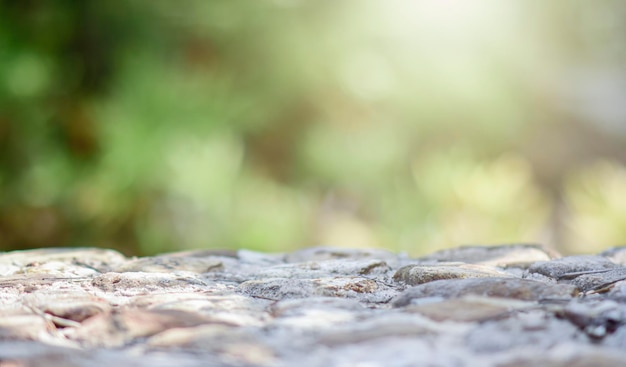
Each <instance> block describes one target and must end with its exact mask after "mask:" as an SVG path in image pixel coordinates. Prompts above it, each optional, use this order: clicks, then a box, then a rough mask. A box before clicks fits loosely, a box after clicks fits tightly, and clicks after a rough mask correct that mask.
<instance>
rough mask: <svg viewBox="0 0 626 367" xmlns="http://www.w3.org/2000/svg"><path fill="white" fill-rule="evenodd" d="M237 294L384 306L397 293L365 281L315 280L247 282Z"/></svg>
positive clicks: (353, 278)
mask: <svg viewBox="0 0 626 367" xmlns="http://www.w3.org/2000/svg"><path fill="white" fill-rule="evenodd" d="M237 289H238V291H239V292H241V293H243V294H245V295H248V296H251V297H258V298H262V299H269V300H276V301H277V300H281V299H290V298H308V297H320V296H322V297H344V298H356V299H358V300H361V301H363V302H370V303H384V302H388V301H389V300H390V299H391V298H393V297H394V296H395V295H396V294H397V291H394V290H393V289H392V288H391V287H389V286H387V285H385V284H383V283H381V282H377V281H376V280H372V279H369V278H364V277H341V278H339V277H337V278H318V279H286V278H271V279H262V280H250V281H247V282H244V283H242V284H240V285H239V287H238V288H237Z"/></svg>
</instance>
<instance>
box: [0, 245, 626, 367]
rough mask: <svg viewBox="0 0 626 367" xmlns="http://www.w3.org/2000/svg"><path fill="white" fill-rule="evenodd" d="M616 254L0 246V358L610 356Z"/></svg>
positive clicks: (246, 360)
mask: <svg viewBox="0 0 626 367" xmlns="http://www.w3.org/2000/svg"><path fill="white" fill-rule="evenodd" d="M624 253H626V251H624V248H616V249H611V250H608V251H605V252H603V253H601V254H599V255H597V256H571V257H565V258H559V257H558V255H556V254H554V253H551V252H549V251H546V250H544V249H542V248H541V247H540V246H535V245H511V246H495V247H482V246H472V247H461V248H457V249H451V250H445V251H440V252H437V253H434V254H432V255H429V256H425V257H421V258H416V259H411V258H408V257H406V256H404V255H396V254H393V253H391V252H388V251H384V250H379V249H359V250H355V249H338V248H323V247H320V248H310V249H304V250H299V251H295V252H292V253H286V254H263V253H258V252H253V251H247V250H240V251H230V250H227V251H219V250H198V251H186V252H180V253H171V254H163V255H159V256H154V257H144V258H126V257H124V256H122V255H121V254H119V253H117V252H115V251H111V250H102V249H89V248H84V249H41V250H31V251H22V252H10V253H3V254H0V341H1V342H0V365H2V366H5V365H6V366H52V367H54V366H112V365H119V366H172V365H175V366H279V367H280V366H294V365H298V366H304V367H309V366H311V367H318V366H319V367H328V366H508V367H514V366H590V365H594V366H618V365H626V354H624V352H623V351H624V350H625V349H626V266H625V265H624V263H625V261H624V256H625V255H624Z"/></svg>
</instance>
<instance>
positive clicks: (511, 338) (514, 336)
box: [466, 311, 586, 353]
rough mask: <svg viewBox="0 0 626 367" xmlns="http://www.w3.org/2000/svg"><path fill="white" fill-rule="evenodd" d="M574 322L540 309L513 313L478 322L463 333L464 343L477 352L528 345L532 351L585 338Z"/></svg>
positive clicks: (537, 351)
mask: <svg viewBox="0 0 626 367" xmlns="http://www.w3.org/2000/svg"><path fill="white" fill-rule="evenodd" d="M581 334H582V333H580V331H579V330H578V328H576V326H574V325H572V324H570V323H568V322H567V321H564V320H559V319H555V318H551V317H549V316H548V315H546V314H545V313H543V312H541V311H534V312H528V313H519V314H515V315H513V316H512V317H510V318H506V319H503V320H497V321H488V322H486V323H482V324H478V325H477V326H476V327H475V328H474V329H473V330H472V331H471V332H469V333H468V334H467V338H466V342H467V344H468V346H469V347H470V348H471V349H473V350H474V351H476V352H477V353H496V352H503V351H508V350H511V349H514V348H523V347H532V348H533V349H534V350H535V353H541V352H542V351H546V350H548V349H550V348H552V347H554V346H555V345H558V344H559V343H563V342H573V341H579V342H581V343H584V342H585V340H586V339H585V338H584V335H581Z"/></svg>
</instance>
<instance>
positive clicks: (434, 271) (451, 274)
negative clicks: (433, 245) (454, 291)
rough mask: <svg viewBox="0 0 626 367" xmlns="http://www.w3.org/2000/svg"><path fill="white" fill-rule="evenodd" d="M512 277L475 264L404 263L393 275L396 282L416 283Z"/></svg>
mask: <svg viewBox="0 0 626 367" xmlns="http://www.w3.org/2000/svg"><path fill="white" fill-rule="evenodd" d="M488 277H492V278H496V277H500V278H503V277H513V276H512V275H510V274H508V273H506V272H504V271H500V270H498V269H494V268H493V267H489V266H485V265H476V264H459V265H437V266H435V265H406V266H403V267H401V268H400V269H399V270H398V271H397V272H396V273H395V274H394V276H393V279H394V280H395V281H397V282H403V283H406V284H408V285H418V284H423V283H428V282H432V281H434V280H441V279H466V278H488Z"/></svg>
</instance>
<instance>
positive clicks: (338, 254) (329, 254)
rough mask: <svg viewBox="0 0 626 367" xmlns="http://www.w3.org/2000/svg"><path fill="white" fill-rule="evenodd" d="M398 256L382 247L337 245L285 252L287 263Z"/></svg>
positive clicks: (384, 258)
mask: <svg viewBox="0 0 626 367" xmlns="http://www.w3.org/2000/svg"><path fill="white" fill-rule="evenodd" d="M397 258H398V256H397V255H395V254H394V253H392V252H389V251H387V250H382V249H351V248H339V247H312V248H307V249H303V250H298V251H294V252H292V253H290V254H287V256H286V257H285V260H286V261H287V262H288V263H294V262H304V261H323V260H337V259H352V260H363V259H369V260H389V261H393V260H397Z"/></svg>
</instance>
